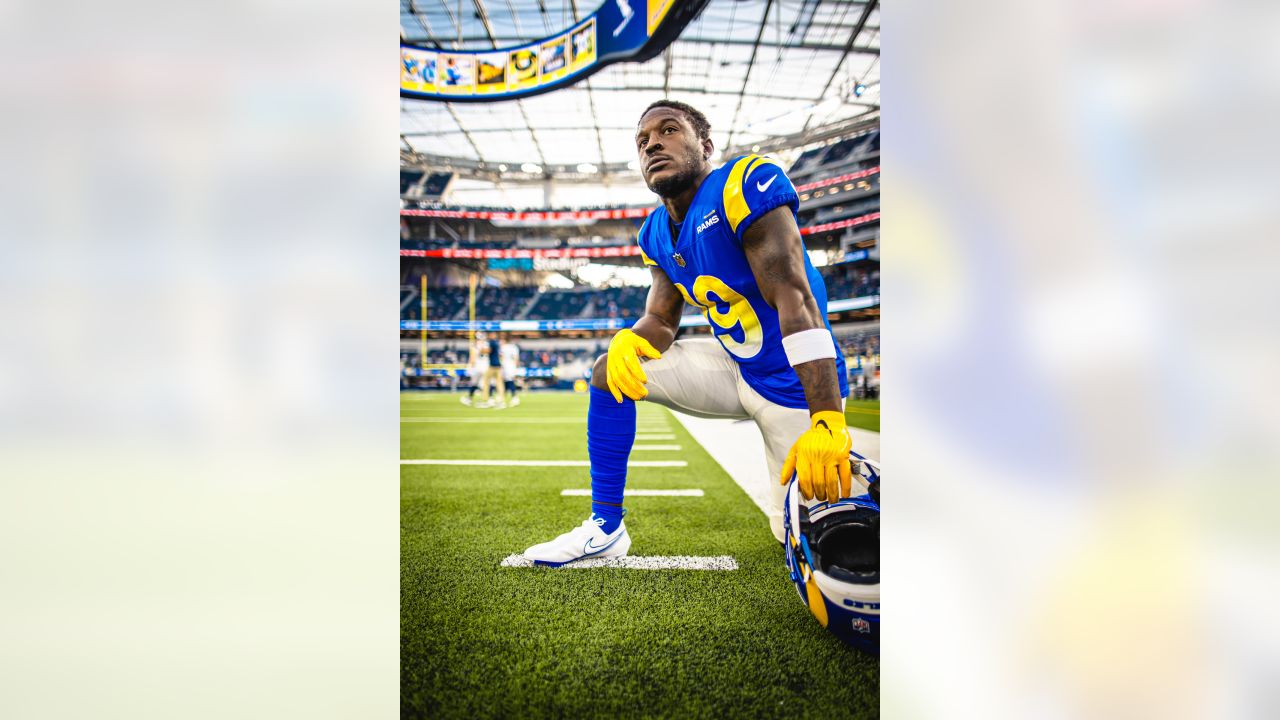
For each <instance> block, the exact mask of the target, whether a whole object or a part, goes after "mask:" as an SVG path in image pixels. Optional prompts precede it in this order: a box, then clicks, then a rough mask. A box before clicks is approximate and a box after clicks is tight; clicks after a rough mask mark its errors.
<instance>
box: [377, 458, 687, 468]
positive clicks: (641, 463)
mask: <svg viewBox="0 0 1280 720" xmlns="http://www.w3.org/2000/svg"><path fill="white" fill-rule="evenodd" d="M400 464H401V465H476V466H482V467H591V463H590V461H587V460H446V459H422V460H401V461H400ZM688 466H689V463H688V462H686V461H684V460H631V461H629V462H628V463H627V467H667V468H682V467H688Z"/></svg>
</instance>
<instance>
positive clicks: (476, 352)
mask: <svg viewBox="0 0 1280 720" xmlns="http://www.w3.org/2000/svg"><path fill="white" fill-rule="evenodd" d="M488 351H489V343H488V341H487V340H485V336H484V333H483V332H477V333H476V341H475V344H473V345H472V346H471V354H470V363H469V364H468V365H467V378H468V379H469V380H470V381H471V384H470V385H468V386H466V387H464V388H463V390H464V391H466V395H463V396H462V397H460V398H458V400H460V401H461V402H462V404H463V405H475V396H476V393H477V392H478V391H479V390H480V381H481V380H482V379H483V378H484V371H485V368H486V367H488V365H489V360H488V358H487V357H486V356H485V354H486V353H487V352H488Z"/></svg>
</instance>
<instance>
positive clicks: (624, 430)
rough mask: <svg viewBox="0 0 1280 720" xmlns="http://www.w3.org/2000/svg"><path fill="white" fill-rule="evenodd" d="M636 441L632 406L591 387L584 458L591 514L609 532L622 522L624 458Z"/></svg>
mask: <svg viewBox="0 0 1280 720" xmlns="http://www.w3.org/2000/svg"><path fill="white" fill-rule="evenodd" d="M635 441H636V403H635V401H634V400H632V399H631V398H628V397H626V396H625V395H624V396H623V397H622V402H621V403H619V402H618V401H617V400H614V399H613V395H611V394H610V393H609V391H608V390H601V389H600V388H597V387H595V386H594V385H593V386H591V395H590V402H589V404H588V406H587V455H588V456H589V457H590V458H591V512H592V513H593V514H594V515H595V516H596V517H598V518H603V519H604V524H603V525H601V526H600V529H601V530H603V531H604V532H606V533H611V532H613V531H614V530H617V529H618V524H619V523H621V522H622V514H623V510H622V490H623V488H624V487H625V486H626V484H627V458H628V457H630V455H631V445H632V444H633V443H635Z"/></svg>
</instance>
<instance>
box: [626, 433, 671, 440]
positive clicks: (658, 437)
mask: <svg viewBox="0 0 1280 720" xmlns="http://www.w3.org/2000/svg"><path fill="white" fill-rule="evenodd" d="M675 439H676V436H675V435H665V434H663V435H653V434H645V433H638V434H637V435H636V440H675Z"/></svg>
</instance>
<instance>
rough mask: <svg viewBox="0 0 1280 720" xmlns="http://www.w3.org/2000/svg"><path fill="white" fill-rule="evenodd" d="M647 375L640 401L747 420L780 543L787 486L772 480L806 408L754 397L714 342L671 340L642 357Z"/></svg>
mask: <svg viewBox="0 0 1280 720" xmlns="http://www.w3.org/2000/svg"><path fill="white" fill-rule="evenodd" d="M641 362H643V364H644V372H645V374H646V375H647V376H648V377H649V382H648V383H646V384H645V387H647V388H648V389H649V395H648V397H646V398H645V400H646V401H649V402H654V403H657V404H659V405H663V406H665V407H668V408H671V409H672V410H678V411H680V412H682V413H687V414H689V415H696V416H698V417H705V418H733V419H735V420H745V419H748V418H750V419H751V420H754V421H755V423H756V427H758V428H760V434H761V435H762V436H763V437H764V453H765V462H766V463H767V465H768V467H769V477H770V478H771V480H772V482H770V483H769V495H768V497H769V505H768V507H769V509H768V515H769V527H770V528H771V529H772V530H773V535H774V537H776V538H777V539H778V542H782V539H783V537H784V534H783V531H782V505H783V500H784V499H785V497H786V492H787V488H786V486H784V485H781V484H780V483H779V482H778V477H779V476H780V475H781V474H782V463H783V462H785V461H786V459H787V452H789V451H790V450H791V446H792V445H794V444H795V442H796V440H797V439H799V438H800V436H801V435H802V434H804V432H805V431H806V430H808V429H809V410H808V409H807V408H806V409H796V408H789V407H783V406H781V405H778V404H776V403H773V402H770V401H768V400H766V399H764V398H763V397H761V396H760V393H758V392H756V391H755V390H754V389H753V388H752V387H751V386H750V385H748V384H747V382H746V381H745V380H743V379H742V373H741V372H740V371H739V369H738V363H736V362H734V360H733V358H731V357H729V353H728V352H726V351H725V349H724V348H723V347H721V346H720V343H718V342H716V341H715V340H712V339H710V338H707V339H702V338H698V339H691V340H677V341H676V342H675V343H673V344H672V345H671V347H670V348H667V350H666V352H664V353H662V358H661V359H659V360H648V359H642V360H641Z"/></svg>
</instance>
